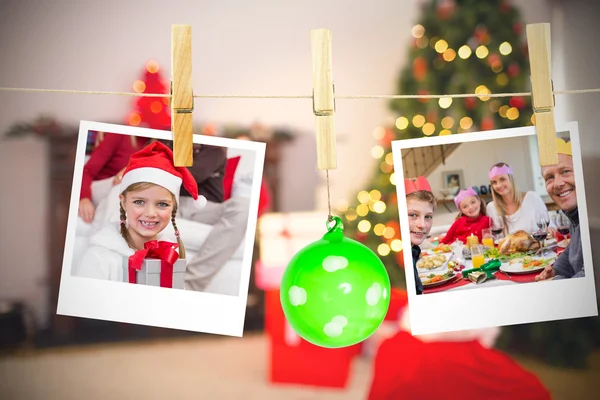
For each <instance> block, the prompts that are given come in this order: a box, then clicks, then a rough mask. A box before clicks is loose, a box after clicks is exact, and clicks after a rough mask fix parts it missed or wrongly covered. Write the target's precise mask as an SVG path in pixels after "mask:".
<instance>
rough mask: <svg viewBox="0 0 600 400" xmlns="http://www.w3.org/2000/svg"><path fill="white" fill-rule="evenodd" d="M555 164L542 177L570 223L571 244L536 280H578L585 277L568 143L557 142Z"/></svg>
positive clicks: (558, 140) (559, 140) (551, 195)
mask: <svg viewBox="0 0 600 400" xmlns="http://www.w3.org/2000/svg"><path fill="white" fill-rule="evenodd" d="M556 147H557V150H558V164H554V165H548V166H545V167H542V177H543V178H544V182H545V183H546V190H547V191H548V194H549V195H550V197H551V198H552V200H553V201H554V203H556V205H558V206H559V207H560V209H561V210H562V212H563V213H564V214H565V215H566V216H567V217H568V218H569V220H570V221H571V228H570V234H571V241H570V242H569V244H568V245H567V248H566V249H565V251H564V252H563V253H562V254H561V255H560V256H559V257H558V258H557V259H556V262H555V263H554V265H551V266H548V267H546V269H544V270H543V271H542V273H541V274H539V275H538V276H537V277H536V280H545V279H550V278H554V279H564V278H578V277H583V276H585V271H584V269H583V251H582V249H581V231H580V227H579V212H578V209H577V191H576V189H575V174H574V173H573V152H572V148H571V142H565V141H564V140H563V139H560V138H557V139H556Z"/></svg>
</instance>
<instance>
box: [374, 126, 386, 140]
mask: <svg viewBox="0 0 600 400" xmlns="http://www.w3.org/2000/svg"><path fill="white" fill-rule="evenodd" d="M373 137H374V138H375V139H376V140H381V139H383V138H384V137H385V129H384V128H383V127H381V126H378V127H377V128H375V129H374V130H373Z"/></svg>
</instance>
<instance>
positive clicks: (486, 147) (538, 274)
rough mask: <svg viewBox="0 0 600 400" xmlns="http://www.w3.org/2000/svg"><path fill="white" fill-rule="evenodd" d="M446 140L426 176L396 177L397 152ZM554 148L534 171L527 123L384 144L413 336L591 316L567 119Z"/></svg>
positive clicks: (590, 278)
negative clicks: (553, 155) (440, 158)
mask: <svg viewBox="0 0 600 400" xmlns="http://www.w3.org/2000/svg"><path fill="white" fill-rule="evenodd" d="M450 143H452V144H460V145H459V146H456V147H454V149H453V151H452V152H451V153H449V154H447V155H446V158H445V160H444V162H443V163H441V164H440V165H438V166H437V167H436V168H434V169H432V170H431V172H430V173H429V174H428V176H426V177H425V176H419V177H412V176H407V175H406V174H405V170H404V166H403V165H402V164H403V163H402V160H403V155H404V153H406V152H408V151H409V150H410V149H414V148H418V147H422V146H430V147H436V146H442V145H447V144H450ZM556 146H557V152H558V164H555V165H547V166H543V167H542V166H540V159H539V148H538V144H537V137H536V131H535V128H534V127H523V128H514V129H504V130H492V131H484V132H472V133H464V134H461V135H449V136H439V137H432V138H425V139H412V140H402V141H394V142H392V148H393V154H394V167H395V170H396V171H397V173H399V174H402V175H403V176H404V178H405V179H404V184H398V185H396V189H397V194H398V199H399V200H398V207H399V213H400V226H401V232H402V237H403V238H410V240H404V241H403V253H404V263H405V265H412V266H413V268H406V269H405V272H406V281H407V286H408V293H409V296H410V297H412V298H411V301H410V308H411V326H412V329H413V334H421V333H433V332H441V331H453V330H463V329H472V328H479V327H489V326H502V325H512V324H520V323H526V322H539V321H548V320H556V319H565V318H576V317H585V316H595V315H597V305H596V300H595V299H596V295H595V287H594V271H593V265H592V253H591V245H590V234H589V226H588V218H587V208H586V201H585V200H586V197H585V189H584V182H583V169H582V162H581V149H580V147H579V134H578V130H577V123H575V122H571V123H568V124H565V126H563V127H559V129H558V132H557V135H556ZM448 171H450V172H448ZM457 171H460V172H462V171H464V178H463V176H462V175H463V174H462V173H460V174H459V172H457ZM456 176H460V179H461V189H460V190H459V191H456V193H454V194H451V195H450V196H449V195H448V194H449V190H448V182H449V181H453V182H454V177H456ZM463 179H464V180H463ZM488 188H489V189H488ZM483 189H488V190H489V191H488V190H483ZM413 257H414V258H413ZM557 297H560V298H561V299H563V300H564V301H561V303H560V305H559V306H557V307H547V305H548V304H552V303H553V301H555V300H553V299H556V298H557ZM447 304H452V307H450V308H448V307H447ZM523 304H527V307H523V306H522V305H523ZM466 310H468V312H466ZM490 310H493V312H490Z"/></svg>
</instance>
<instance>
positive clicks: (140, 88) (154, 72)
mask: <svg viewBox="0 0 600 400" xmlns="http://www.w3.org/2000/svg"><path fill="white" fill-rule="evenodd" d="M159 70H160V67H159V65H158V63H157V62H156V61H153V60H151V61H148V62H147V63H146V68H145V69H144V76H143V78H142V79H139V80H136V81H135V82H134V83H133V90H134V91H135V92H136V93H152V94H168V93H169V89H168V88H169V87H170V85H169V83H168V82H164V81H163V79H162V77H161V74H160V72H159ZM127 122H128V123H129V125H132V126H141V127H144V128H151V129H160V130H171V109H170V107H169V98H168V97H146V96H142V97H136V100H135V103H134V110H133V111H132V112H131V113H130V114H129V116H128V118H127Z"/></svg>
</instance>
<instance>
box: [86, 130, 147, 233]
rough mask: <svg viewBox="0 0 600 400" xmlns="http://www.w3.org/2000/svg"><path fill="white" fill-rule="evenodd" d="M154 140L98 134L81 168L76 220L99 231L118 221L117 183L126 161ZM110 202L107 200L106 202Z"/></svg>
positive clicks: (119, 180) (114, 134)
mask: <svg viewBox="0 0 600 400" xmlns="http://www.w3.org/2000/svg"><path fill="white" fill-rule="evenodd" d="M153 141H154V139H152V138H147V137H140V136H133V135H121V134H117V133H105V132H98V136H97V138H96V143H95V146H94V149H93V151H92V153H91V155H90V158H89V159H88V161H87V162H86V163H85V165H84V167H83V175H82V178H81V192H80V195H79V217H80V218H81V219H82V220H83V221H84V222H85V223H87V224H93V226H94V229H95V230H100V229H101V228H102V226H103V225H104V224H105V223H106V222H107V221H109V220H111V219H112V222H115V221H118V220H119V190H118V189H119V184H120V183H121V179H122V177H123V171H124V170H125V167H126V166H127V163H128V162H129V158H130V157H131V156H132V155H133V154H134V153H135V152H136V151H138V150H140V149H142V148H143V147H144V146H146V145H147V144H149V143H151V142H153ZM107 199H110V200H108V201H105V200H107Z"/></svg>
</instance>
